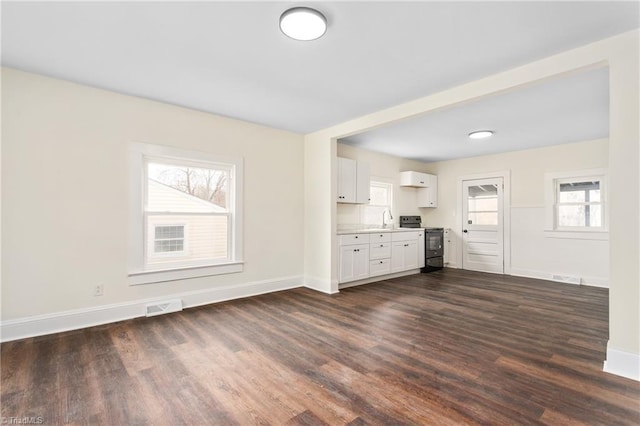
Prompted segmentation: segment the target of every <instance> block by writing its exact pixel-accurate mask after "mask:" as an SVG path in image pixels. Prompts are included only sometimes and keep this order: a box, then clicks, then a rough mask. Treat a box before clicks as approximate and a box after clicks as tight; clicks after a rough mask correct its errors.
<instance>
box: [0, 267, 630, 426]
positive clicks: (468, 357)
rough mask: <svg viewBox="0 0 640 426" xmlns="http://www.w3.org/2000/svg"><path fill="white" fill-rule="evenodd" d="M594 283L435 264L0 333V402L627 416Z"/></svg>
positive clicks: (103, 413) (311, 418) (13, 407)
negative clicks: (16, 336) (341, 285)
mask: <svg viewBox="0 0 640 426" xmlns="http://www.w3.org/2000/svg"><path fill="white" fill-rule="evenodd" d="M607 299H608V296H607V290H605V289H597V288H589V287H580V286H573V285H566V284H558V283H551V282H546V281H538V280H532V279H525V278H515V277H508V276H497V275H487V274H479V273H471V272H465V271H458V270H445V271H442V272H436V273H432V274H422V275H416V276H411V277H406V278H401V279H394V280H389V281H384V282H380V283H375V284H369V285H365V286H360V287H353V288H349V289H346V290H343V291H342V292H341V293H340V294H338V295H334V296H328V295H324V294H320V293H317V292H314V291H311V290H308V289H296V290H290V291H284V292H279V293H274V294H269V295H263V296H258V297H252V298H248V299H243V300H236V301H231V302H226V303H220V304H216V305H210V306H207V307H202V308H196V309H189V310H186V311H184V312H181V313H177V314H170V315H164V316H159V317H154V318H143V319H138V320H131V321H126V322H121V323H118V324H112V325H108V326H102V327H96V328H91V329H85V330H81V331H76V332H69V333H62V334H57V335H52V336H45V337H40V338H34V339H26V340H22V341H16V342H9V343H4V344H2V359H1V363H2V391H1V398H2V399H1V403H2V416H4V417H5V418H6V417H20V418H22V417H25V416H41V417H42V418H43V420H44V424H67V423H73V424H105V425H129V424H158V425H168V424H171V425H177V424H195V425H204V424H217V425H226V424H239V425H248V424H274V425H281V424H305V425H319V424H330V425H340V424H352V425H364V424H377V425H391V424H394V425H395V424H438V425H440V424H443V425H446V424H456V425H457V424H465V423H466V424H476V423H482V424H504V425H507V424H509V425H513V424H539V423H546V424H557V425H567V424H601V425H613V424H630V425H631V424H634V425H637V424H639V423H640V383H638V382H634V381H632V380H628V379H624V378H621V377H617V376H613V375H609V374H606V373H603V372H602V362H603V360H604V356H605V345H606V342H607V309H608V302H607Z"/></svg>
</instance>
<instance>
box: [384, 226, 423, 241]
mask: <svg viewBox="0 0 640 426" xmlns="http://www.w3.org/2000/svg"><path fill="white" fill-rule="evenodd" d="M423 232H424V229H420V230H419V231H405V232H394V233H393V236H392V237H391V240H392V241H412V240H417V239H418V237H419V236H420V234H422V233H423Z"/></svg>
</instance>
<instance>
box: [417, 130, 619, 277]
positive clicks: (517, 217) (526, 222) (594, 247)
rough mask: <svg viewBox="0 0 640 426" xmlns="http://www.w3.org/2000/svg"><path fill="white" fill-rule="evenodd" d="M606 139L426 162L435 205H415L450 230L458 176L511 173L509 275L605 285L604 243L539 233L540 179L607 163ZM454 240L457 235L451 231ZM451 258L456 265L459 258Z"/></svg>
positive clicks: (542, 203)
mask: <svg viewBox="0 0 640 426" xmlns="http://www.w3.org/2000/svg"><path fill="white" fill-rule="evenodd" d="M608 150H609V144H608V141H607V140H597V141H588V142H580V143H572V144H565V145H558V146H552V147H546V148H540V149H532V150H525V151H516V152H510V153H505V154H497V155H488V156H482V157H474V158H465V159H460V160H451V161H442V162H437V163H432V165H431V167H432V170H434V171H435V173H436V174H437V175H438V190H439V194H438V208H437V209H421V210H422V211H423V217H424V220H425V223H428V224H429V225H433V226H442V227H446V228H452V229H456V228H457V226H456V225H459V224H460V218H459V217H458V215H457V212H456V209H457V201H458V200H457V194H458V188H457V185H458V179H459V178H460V177H461V176H466V175H473V174H476V173H484V172H496V171H503V170H509V171H510V172H511V206H510V210H509V213H510V215H511V273H512V274H513V275H524V276H531V277H537V278H544V279H551V278H552V275H554V274H558V275H568V276H573V277H580V278H582V280H583V282H584V283H585V284H590V285H597V286H608V282H609V259H608V257H609V256H608V253H609V242H608V241H606V240H605V241H602V240H582V239H568V238H549V237H547V236H545V235H544V232H543V231H544V226H545V223H544V219H545V192H544V191H545V180H544V174H545V173H548V172H571V171H579V170H586V169H595V168H607V167H608V161H609V160H608V159H609V155H608ZM456 238H457V243H458V244H459V243H460V238H461V237H460V235H456ZM452 261H453V262H454V263H457V264H458V265H459V263H460V262H459V259H456V258H453V259H452Z"/></svg>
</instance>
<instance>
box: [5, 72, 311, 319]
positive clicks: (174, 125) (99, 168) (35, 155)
mask: <svg viewBox="0 0 640 426" xmlns="http://www.w3.org/2000/svg"><path fill="white" fill-rule="evenodd" d="M2 123H3V127H2V230H3V235H2V246H3V252H2V255H3V257H2V296H3V298H2V321H3V329H5V327H4V326H5V325H7V324H12V321H13V323H15V322H16V321H18V322H19V321H20V320H24V319H28V318H31V317H33V316H37V315H50V314H51V315H53V314H57V313H60V312H65V311H74V310H83V311H87V310H91V309H93V308H96V307H98V306H101V305H113V304H115V305H117V304H123V303H124V304H130V303H132V302H135V301H137V300H146V299H153V298H164V297H165V296H166V297H169V296H171V295H175V294H183V293H185V292H186V293H189V292H204V293H202V294H203V297H205V298H206V297H213V298H215V297H217V296H215V294H216V290H218V289H225V293H224V294H225V295H226V296H225V297H237V296H241V295H248V294H251V293H252V292H256V291H259V290H260V288H264V289H265V290H269V289H271V290H273V289H274V288H279V287H282V286H283V285H285V286H292V285H301V284H302V283H303V279H302V276H303V237H302V235H303V232H304V230H303V217H302V215H301V214H300V212H301V211H302V209H303V205H304V198H303V191H304V188H303V178H304V173H303V149H304V148H303V137H302V136H301V135H297V134H293V133H289V132H285V131H280V130H275V129H271V128H267V127H264V126H259V125H255V124H250V123H246V122H241V121H238V120H232V119H228V118H224V117H219V116H215V115H212V114H206V113H201V112H197V111H193V110H189V109H185V108H180V107H176V106H172V105H167V104H162V103H158V102H152V101H149V100H145V99H140V98H135V97H130V96H124V95H119V94H116V93H112V92H107V91H103V90H98V89H93V88H89V87H86V86H80V85H76V84H71V83H68V82H64V81H60V80H55V79H51V78H46V77H42V76H38V75H34V74H29V73H24V72H20V71H16V70H12V69H6V68H5V69H3V70H2ZM132 142H143V143H152V144H158V145H166V146H172V147H178V148H182V149H188V150H194V151H202V152H206V153H211V154H219V155H223V156H241V157H243V158H244V182H245V188H244V209H245V210H244V218H245V220H244V235H245V237H244V260H245V265H244V272H242V273H237V274H229V275H220V276H215V277H204V278H196V279H189V280H182V281H175V282H166V283H158V284H148V285H138V286H129V285H128V282H127V273H128V269H127V242H128V235H127V227H128V208H129V206H128V200H129V198H128V183H129V180H128V167H129V164H128V158H129V157H128V147H129V144H130V143H132ZM97 283H102V284H104V296H102V297H94V296H93V294H92V293H93V291H92V289H93V286H94V285H95V284H97ZM251 283H258V284H257V285H249V286H247V285H248V284H251ZM207 292H208V293H207ZM230 295H231V296H230ZM221 297H222V296H221ZM5 331H6V330H5Z"/></svg>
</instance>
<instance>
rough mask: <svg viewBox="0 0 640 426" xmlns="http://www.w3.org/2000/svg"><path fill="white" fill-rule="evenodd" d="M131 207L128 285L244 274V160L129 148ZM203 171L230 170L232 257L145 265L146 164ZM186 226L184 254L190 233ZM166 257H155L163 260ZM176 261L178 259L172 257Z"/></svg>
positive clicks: (158, 147)
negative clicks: (211, 169)
mask: <svg viewBox="0 0 640 426" xmlns="http://www.w3.org/2000/svg"><path fill="white" fill-rule="evenodd" d="M129 154H130V176H129V178H130V207H129V271H128V278H129V285H139V284H149V283H157V282H165V281H174V280H180V279H186V278H196V277H204V276H211V275H220V274H228V273H236V272H242V270H243V268H244V262H243V258H242V255H243V232H242V228H243V226H242V225H243V208H242V207H243V205H242V200H243V159H242V158H240V157H227V156H218V155H213V154H210V153H205V152H198V151H190V150H184V149H179V148H173V147H167V146H161V145H151V144H145V143H133V144H131V148H130V152H129ZM149 162H152V163H154V162H155V163H158V162H159V163H164V164H170V165H182V166H185V165H186V166H192V167H200V168H216V167H220V166H222V167H225V168H227V169H228V170H229V199H228V213H225V215H227V216H228V218H229V220H228V221H227V226H228V228H227V244H228V255H229V257H228V258H227V259H225V260H224V261H220V262H216V261H213V262H212V261H195V262H189V263H188V264H177V265H176V264H175V263H173V264H169V263H167V264H154V265H145V250H146V248H145V247H146V245H147V242H148V241H147V238H148V235H147V230H146V226H145V225H146V220H145V219H146V215H147V214H148V213H147V212H146V209H145V207H146V206H145V204H146V200H147V196H146V188H147V164H148V163H149ZM186 228H187V227H186V225H185V250H186V238H187V234H186V232H187V229H186ZM163 255H164V254H156V255H154V257H156V256H163ZM171 258H174V259H175V256H171Z"/></svg>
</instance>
